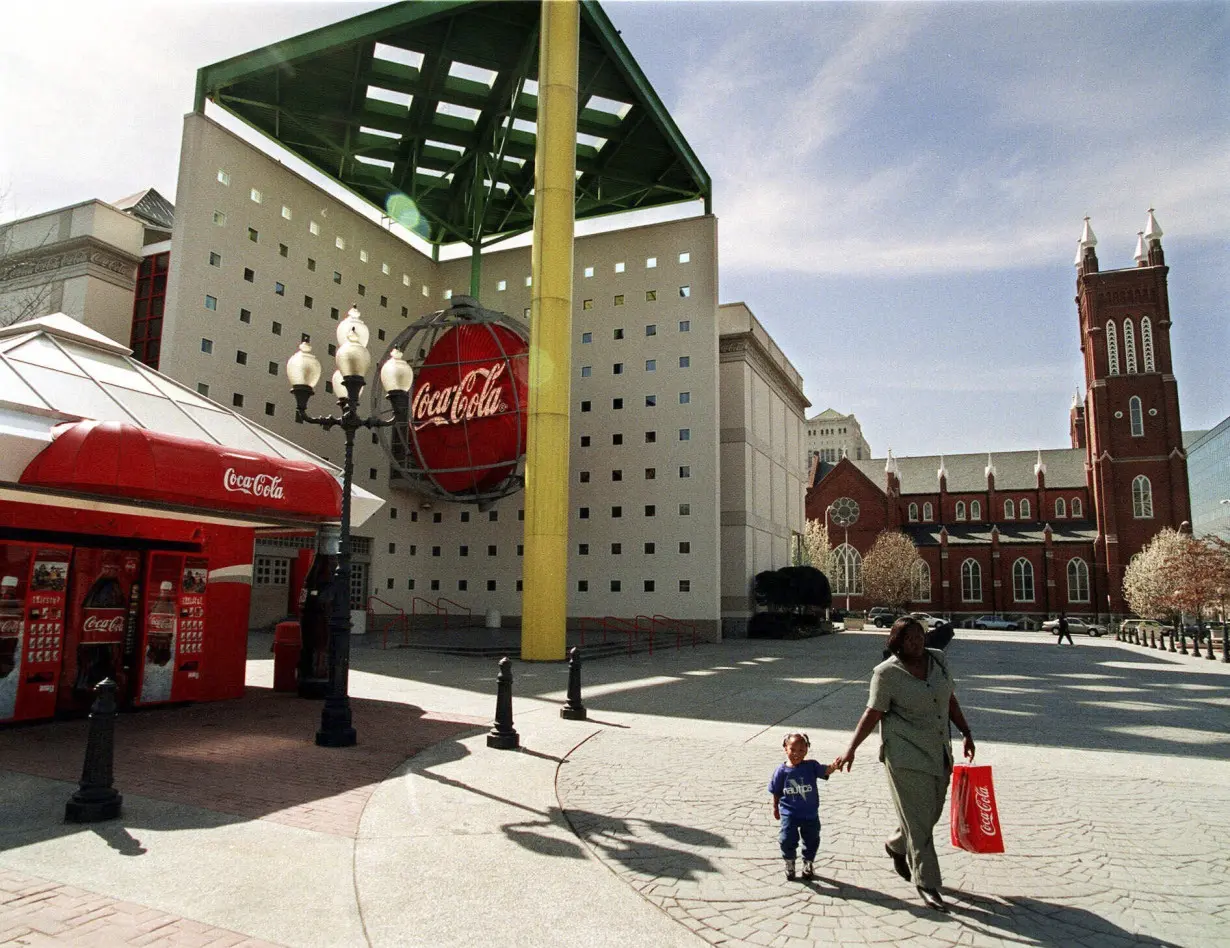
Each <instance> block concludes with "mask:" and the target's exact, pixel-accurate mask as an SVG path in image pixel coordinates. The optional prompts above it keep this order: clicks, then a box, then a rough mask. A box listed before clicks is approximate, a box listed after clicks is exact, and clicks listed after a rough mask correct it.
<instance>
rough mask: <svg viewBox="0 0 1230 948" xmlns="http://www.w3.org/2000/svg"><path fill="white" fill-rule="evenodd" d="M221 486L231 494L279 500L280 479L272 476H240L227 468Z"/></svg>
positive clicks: (232, 469) (280, 493)
mask: <svg viewBox="0 0 1230 948" xmlns="http://www.w3.org/2000/svg"><path fill="white" fill-rule="evenodd" d="M222 486H223V487H225V488H226V489H227V490H228V491H230V492H232V493H239V494H247V495H248V496H249V497H262V498H265V499H266V500H281V499H282V496H283V493H284V491H283V490H282V478H281V477H279V476H277V475H274V474H240V473H239V472H238V471H236V470H235V469H234V468H233V467H228V468H227V469H226V473H225V474H223V475H222Z"/></svg>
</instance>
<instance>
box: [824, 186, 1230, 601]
mask: <svg viewBox="0 0 1230 948" xmlns="http://www.w3.org/2000/svg"><path fill="white" fill-rule="evenodd" d="M1161 238H1162V231H1161V228H1160V227H1159V226H1158V224H1157V221H1156V219H1155V218H1154V216H1153V212H1152V210H1150V212H1149V218H1148V222H1147V225H1146V230H1145V231H1142V232H1141V234H1140V239H1139V241H1138V243H1137V249H1136V266H1135V267H1134V268H1132V269H1124V270H1110V271H1106V272H1099V269H1098V259H1097V255H1096V253H1095V251H1094V246H1095V244H1096V243H1097V241H1096V238H1095V237H1094V236H1093V231H1092V229H1091V228H1090V227H1089V223H1088V221H1087V220H1086V223H1085V230H1084V233H1083V234H1082V236H1081V241H1080V249H1079V251H1078V254H1077V260H1076V265H1077V280H1076V289H1077V297H1076V300H1077V311H1078V314H1079V317H1080V348H1081V353H1082V355H1083V360H1084V366H1085V383H1086V385H1085V387H1086V395H1085V398H1084V401H1083V403H1081V401H1080V400H1079V399H1074V400H1073V403H1072V408H1071V411H1070V413H1069V428H1070V434H1071V444H1072V447H1071V448H1065V449H1059V450H1048V451H1012V452H1007V453H1000V454H995V455H991V454H962V455H955V456H954V455H949V456H947V457H945V456H943V455H933V456H928V457H916V458H895V457H893V455H892V452H891V451H890V452H889V454H888V457H887V458H883V459H876V460H868V461H858V460H857V459H852V458H849V457H847V458H845V459H842V460H839V461H837V462H836V463H828V462H820V463H817V464H816V465H815V467H814V469H813V475H812V486H811V488H810V489H809V491H808V496H807V516H808V518H809V519H816V520H827V521H828V523H829V538H830V542H831V543H832V544H833V546H834V547H836V568H835V569H833V573H834V575H833V576H831V577H830V580H831V581H832V584H833V591H834V593H835V594H837V595H840V596H842V597H844V596H846V595H847V594H848V595H849V596H850V599H851V606H852V607H853V608H862V607H865V606H872V605H877V603H874V602H870V601H867V600H865V599H864V598H863V588H862V558H863V557H864V556H865V555H866V554H867V552H868V550H869V549H870V548H871V545H872V543H874V542H875V538H876V536H877V535H878V534H879V533H880V531H882V530H893V529H900V530H904V531H905V532H906V533H908V534H910V535H911V536H912V537H913V539H914V542H915V544H916V545H917V546H918V549H919V553H920V555H921V556H922V559H923V565H922V567H920V570H919V574H918V578H917V594H916V597H915V601H914V608H917V609H922V610H927V611H933V612H939V613H944V614H946V615H952V616H956V617H958V618H966V617H972V616H977V615H981V614H983V613H1004V612H1007V613H1013V614H1022V615H1026V616H1033V617H1035V618H1038V617H1042V616H1045V615H1054V614H1056V613H1058V612H1061V611H1062V612H1067V613H1069V614H1076V613H1084V614H1087V615H1095V616H1107V615H1119V614H1123V613H1126V612H1127V611H1128V608H1127V604H1126V603H1125V601H1124V599H1123V571H1124V568H1125V567H1126V566H1127V563H1128V561H1129V560H1130V559H1131V558H1132V557H1133V556H1134V555H1135V554H1136V553H1138V552H1139V551H1140V550H1141V549H1142V548H1143V547H1144V546H1145V545H1146V544H1147V543H1148V542H1149V541H1150V540H1151V539H1152V538H1153V537H1154V535H1156V533H1157V532H1158V531H1159V530H1160V529H1162V528H1163V527H1178V526H1179V525H1180V524H1181V523H1182V522H1183V521H1185V520H1190V519H1191V514H1192V506H1191V504H1190V502H1189V499H1188V468H1187V455H1186V454H1185V453H1184V446H1183V435H1182V429H1181V427H1180V423H1179V398H1178V387H1177V383H1176V381H1175V377H1174V372H1173V368H1172V366H1171V351H1170V329H1171V314H1170V303H1169V294H1168V291H1167V284H1166V277H1167V273H1168V268H1167V266H1166V263H1165V259H1164V257H1163V254H1162V240H1161ZM821 417H823V416H821ZM1225 427H1226V426H1225V425H1223V426H1222V428H1225ZM808 430H809V431H810V430H811V423H810V422H809V423H808ZM1215 434H1216V432H1210V433H1209V435H1208V436H1206V438H1209V439H1211V440H1212V441H1214V442H1215V444H1214V446H1213V447H1212V448H1211V449H1209V453H1210V455H1214V454H1216V453H1217V451H1218V450H1220V452H1221V458H1222V460H1221V463H1222V465H1223V467H1222V470H1223V471H1224V470H1225V466H1224V465H1225V464H1226V459H1227V457H1228V456H1230V438H1227V437H1226V436H1225V435H1224V434H1223V435H1222V436H1220V440H1219V439H1218V438H1212V436H1213V435H1215ZM1218 445H1220V448H1219V447H1218ZM1215 483H1221V484H1224V483H1225V479H1224V477H1223V479H1222V480H1221V481H1216V480H1215ZM1218 499H1220V498H1218Z"/></svg>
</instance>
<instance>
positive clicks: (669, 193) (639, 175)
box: [195, 0, 712, 264]
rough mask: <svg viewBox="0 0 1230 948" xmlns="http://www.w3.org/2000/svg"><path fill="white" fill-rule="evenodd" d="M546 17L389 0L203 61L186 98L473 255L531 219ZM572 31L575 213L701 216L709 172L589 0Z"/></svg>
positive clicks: (506, 3)
mask: <svg viewBox="0 0 1230 948" xmlns="http://www.w3.org/2000/svg"><path fill="white" fill-rule="evenodd" d="M539 17H540V5H539V3H538V2H536V0H535V2H521V0H503V2H439V0H418V2H406V3H396V4H393V5H391V6H388V7H384V8H382V9H379V10H375V11H373V12H371V13H366V14H363V15H361V16H356V17H353V18H351V19H348V20H344V21H342V22H340V23H336V24H333V25H332V26H327V27H324V28H322V29H318V30H314V31H312V32H310V33H304V34H302V35H301V36H296V37H293V38H291V39H287V40H284V41H282V42H279V43H275V44H273V45H271V46H266V47H264V48H262V49H258V50H254V51H252V52H250V53H245V54H243V55H241V56H236V57H234V58H232V59H228V60H224V61H223V62H219V63H215V64H213V65H211V66H206V67H204V68H202V69H200V70H199V71H198V72H197V88H196V103H195V108H196V111H197V112H202V113H203V112H204V109H205V102H206V100H212V101H213V102H214V103H215V104H216V105H217V106H219V107H221V108H223V109H225V110H226V111H228V112H230V113H231V114H233V115H235V116H236V117H238V118H239V119H240V120H242V121H244V122H246V123H247V124H248V125H250V126H252V127H254V128H256V129H258V130H259V131H260V132H262V133H263V134H265V135H267V136H268V137H269V138H271V139H273V140H275V141H277V142H278V143H279V144H280V145H281V146H282V147H284V148H286V149H288V150H289V151H291V152H293V153H294V154H296V155H298V156H299V157H300V158H302V159H303V160H304V161H306V162H307V163H308V164H310V165H312V166H313V167H315V168H317V169H318V170H319V171H321V172H322V173H324V174H326V175H329V176H331V177H332V178H334V179H335V180H337V181H338V182H339V183H340V184H341V185H342V186H344V187H345V188H347V189H348V190H350V191H351V192H352V193H354V194H355V195H357V196H358V197H360V198H361V199H363V200H365V201H367V202H369V203H370V204H372V205H373V206H375V207H376V208H378V209H379V210H380V211H381V212H382V213H387V214H389V216H391V217H393V218H394V219H397V220H402V216H401V215H400V213H399V208H402V207H408V206H409V204H410V202H413V207H414V208H415V209H416V210H417V214H418V215H419V218H418V219H419V223H418V225H417V227H416V228H415V229H416V230H417V231H418V233H419V235H420V236H422V237H424V238H425V239H427V240H428V241H430V242H431V243H433V244H435V245H440V244H448V243H456V242H463V243H465V244H468V245H469V246H470V247H472V248H474V249H475V251H477V249H478V248H479V247H481V246H487V245H489V244H492V243H496V242H498V241H500V240H504V239H507V238H508V237H511V236H514V235H516V234H520V233H524V232H525V231H527V230H530V229H531V228H532V227H533V217H534V209H533V187H534V148H535V136H534V124H533V123H534V121H535V117H536V114H537V96H536V95H535V92H536V89H537V86H536V83H535V80H536V77H537V74H538V41H539V32H538V30H539ZM580 40H581V42H580V86H579V89H580V96H579V101H578V115H577V133H578V134H577V171H578V177H577V191H576V215H577V218H578V219H583V218H588V217H597V216H599V215H604V214H612V213H617V212H621V211H629V210H637V209H643V208H651V207H657V206H661V205H666V204H674V203H678V202H682V201H695V200H703V201H704V206H705V211H706V212H707V213H708V212H710V211H711V210H712V206H711V201H712V191H711V182H710V179H709V175H708V174H707V173H706V171H705V169H704V167H703V166H702V165H701V163H700V161H699V159H697V157H696V155H695V153H694V152H693V151H692V149H691V147H690V146H689V145H688V143H687V141H686V140H685V139H684V137H683V135H682V134H681V133H680V131H679V129H678V128H677V127H676V125H675V123H674V121H673V120H672V119H671V117H670V115H669V114H668V113H667V111H666V109H665V108H664V107H663V105H662V102H661V101H660V100H659V99H658V97H657V94H656V93H655V92H654V91H653V88H652V87H651V86H650V84H649V81H648V80H647V79H646V78H645V76H644V74H643V73H642V72H641V70H640V68H639V67H638V66H637V64H636V61H635V60H634V59H633V58H632V55H631V53H630V52H629V51H628V49H627V47H626V46H625V45H624V43H623V41H622V39H620V37H619V34H618V33H617V31H616V30H615V28H614V27H613V26H612V24H611V22H610V20H608V19H607V16H606V14H605V13H604V12H603V11H602V9H601V7H600V6H599V5H598V3H597V2H596V0H581V36H580ZM406 198H409V201H406ZM411 216H412V217H413V216H414V215H411ZM403 222H404V221H403ZM476 264H477V260H476Z"/></svg>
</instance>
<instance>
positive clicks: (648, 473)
mask: <svg viewBox="0 0 1230 948" xmlns="http://www.w3.org/2000/svg"><path fill="white" fill-rule="evenodd" d="M657 476H658V469H657V468H656V467H647V468H645V480H647V481H652V480H655V479H657Z"/></svg>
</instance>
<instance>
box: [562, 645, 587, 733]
mask: <svg viewBox="0 0 1230 948" xmlns="http://www.w3.org/2000/svg"><path fill="white" fill-rule="evenodd" d="M559 716H560V717H561V718H566V719H568V720H569V721H584V720H585V718H586V713H585V705H583V704H581V650H580V649H579V648H577V647H576V646H573V647H572V648H570V649H569V650H568V700H567V701H566V702H564V706H563V707H562V708H560V709H559Z"/></svg>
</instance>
